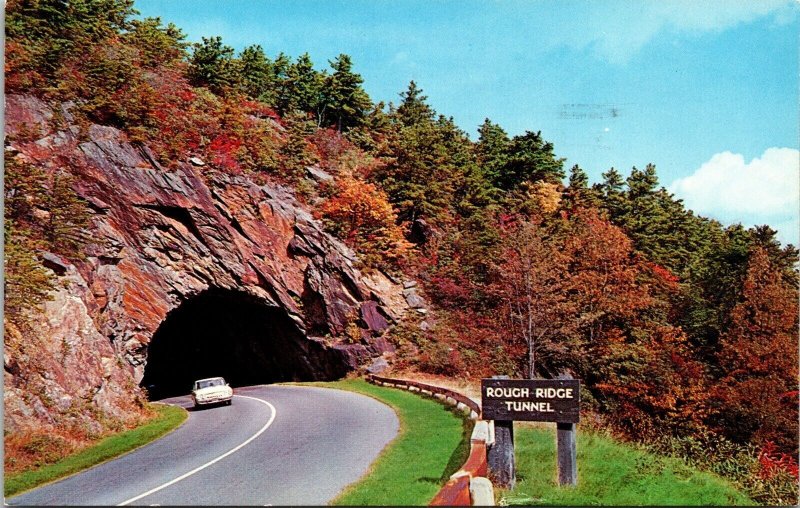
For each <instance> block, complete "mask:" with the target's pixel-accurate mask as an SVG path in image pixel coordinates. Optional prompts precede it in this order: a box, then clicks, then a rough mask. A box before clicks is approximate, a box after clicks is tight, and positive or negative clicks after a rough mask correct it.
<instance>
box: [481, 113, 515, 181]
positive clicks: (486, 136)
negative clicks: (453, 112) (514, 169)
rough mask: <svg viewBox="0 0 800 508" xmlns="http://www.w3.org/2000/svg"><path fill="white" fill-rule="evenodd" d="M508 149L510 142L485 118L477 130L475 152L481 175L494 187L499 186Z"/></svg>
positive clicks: (502, 132)
mask: <svg viewBox="0 0 800 508" xmlns="http://www.w3.org/2000/svg"><path fill="white" fill-rule="evenodd" d="M510 149H511V140H510V139H508V135H507V134H506V132H505V131H504V130H503V129H502V128H501V127H500V126H499V125H497V124H493V123H492V122H491V121H490V120H489V119H488V118H486V119H485V120H484V121H483V124H481V126H480V127H479V128H478V143H477V145H476V147H475V152H476V156H477V159H478V164H480V167H481V170H482V171H483V174H484V175H485V177H486V179H487V181H488V182H489V183H490V184H491V185H492V186H494V187H499V186H500V175H501V174H502V168H503V167H504V166H505V165H506V163H507V162H508V156H509V150H510Z"/></svg>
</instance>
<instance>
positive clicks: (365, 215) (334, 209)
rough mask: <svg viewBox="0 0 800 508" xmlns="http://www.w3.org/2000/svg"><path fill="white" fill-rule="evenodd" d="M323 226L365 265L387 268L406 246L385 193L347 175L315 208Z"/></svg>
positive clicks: (406, 243) (400, 256)
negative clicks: (349, 248)
mask: <svg viewBox="0 0 800 508" xmlns="http://www.w3.org/2000/svg"><path fill="white" fill-rule="evenodd" d="M318 215H319V216H320V217H322V220H323V222H324V224H325V227H326V229H328V231H330V232H332V233H333V234H334V235H336V236H337V237H339V238H341V239H342V240H344V242H345V243H346V244H347V245H348V246H350V247H352V248H353V249H355V250H356V252H358V253H359V254H360V255H361V259H362V262H363V263H364V264H365V265H366V266H368V267H384V268H386V267H388V266H389V265H391V264H393V263H396V262H397V261H398V260H399V259H400V258H402V256H403V255H404V254H405V252H406V250H407V249H408V247H409V244H408V242H406V241H405V239H404V238H403V231H402V229H400V227H398V226H397V224H396V219H397V216H396V215H395V213H394V210H392V207H391V205H390V204H389V201H388V197H387V196H386V193H385V192H383V191H381V190H380V189H378V188H377V187H376V186H375V185H373V184H371V183H367V182H363V181H360V180H358V179H355V178H353V177H350V176H345V177H343V178H340V179H339V180H338V181H337V182H336V184H335V190H334V193H333V195H332V196H331V197H330V198H328V199H327V200H326V201H325V202H324V203H323V204H322V205H321V207H320V208H319V212H318Z"/></svg>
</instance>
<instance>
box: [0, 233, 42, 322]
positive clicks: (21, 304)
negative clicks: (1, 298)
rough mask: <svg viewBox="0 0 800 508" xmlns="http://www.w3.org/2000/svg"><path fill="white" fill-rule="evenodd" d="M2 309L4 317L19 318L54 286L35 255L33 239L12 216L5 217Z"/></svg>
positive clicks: (17, 319)
mask: <svg viewBox="0 0 800 508" xmlns="http://www.w3.org/2000/svg"><path fill="white" fill-rule="evenodd" d="M4 232H5V244H4V247H5V249H4V252H3V259H4V279H3V289H4V294H5V302H4V312H5V316H6V318H7V319H9V320H11V321H14V322H20V321H21V320H24V319H25V317H26V315H27V312H28V311H30V310H31V309H35V308H36V307H38V306H39V305H40V304H41V303H42V302H44V301H46V300H49V299H50V295H49V293H50V291H51V290H52V289H53V287H54V281H53V278H52V275H51V273H50V272H49V271H48V270H46V269H45V268H44V267H43V266H42V263H41V261H40V260H39V258H38V257H37V255H36V247H37V243H36V242H35V241H33V240H32V239H31V237H30V235H28V234H26V233H25V231H24V230H21V229H20V228H19V227H18V226H17V225H16V224H15V221H14V220H13V219H10V218H6V219H5V230H4Z"/></svg>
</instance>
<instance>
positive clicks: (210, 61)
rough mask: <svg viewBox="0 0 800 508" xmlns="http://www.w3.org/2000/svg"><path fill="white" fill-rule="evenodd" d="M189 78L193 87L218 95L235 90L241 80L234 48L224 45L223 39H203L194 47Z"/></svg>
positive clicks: (190, 59) (190, 60) (188, 73)
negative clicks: (205, 88)
mask: <svg viewBox="0 0 800 508" xmlns="http://www.w3.org/2000/svg"><path fill="white" fill-rule="evenodd" d="M187 78H188V79H189V82H190V83H192V84H193V85H195V86H205V87H208V88H209V89H210V90H211V91H212V92H214V93H216V94H224V93H225V92H226V91H227V90H230V89H233V88H234V87H236V86H237V85H238V84H239V81H240V79H241V78H240V75H239V65H238V62H237V61H236V60H234V50H233V48H232V47H230V46H226V45H224V44H223V43H222V37H219V36H217V37H203V38H202V42H199V43H195V44H194V46H193V47H192V55H191V57H190V58H189V70H188V72H187Z"/></svg>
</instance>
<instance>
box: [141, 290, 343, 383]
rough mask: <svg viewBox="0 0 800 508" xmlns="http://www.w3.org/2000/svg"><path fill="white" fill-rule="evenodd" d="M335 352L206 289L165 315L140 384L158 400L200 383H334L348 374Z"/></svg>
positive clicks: (279, 313) (288, 324)
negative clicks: (216, 380)
mask: <svg viewBox="0 0 800 508" xmlns="http://www.w3.org/2000/svg"><path fill="white" fill-rule="evenodd" d="M336 353H337V351H335V350H332V349H328V348H325V347H324V346H322V344H320V343H318V342H315V341H312V340H309V339H308V338H306V337H305V336H304V335H303V333H302V332H301V330H300V329H299V328H298V326H297V325H296V324H295V323H294V321H292V320H291V318H289V316H288V314H287V313H286V311H284V310H283V309H281V308H279V307H272V306H269V305H267V304H265V303H264V302H262V301H261V300H259V299H258V298H256V297H254V296H252V295H249V294H247V293H244V292H240V291H230V290H222V289H210V290H208V291H204V292H202V293H200V294H198V295H197V296H194V297H192V298H190V299H188V300H186V301H185V302H183V303H182V304H181V305H180V306H178V307H177V308H175V309H174V310H172V311H171V312H170V313H169V314H167V317H166V318H165V319H164V321H163V322H162V323H161V325H160V326H159V328H158V330H156V332H155V334H154V335H153V338H152V340H151V341H150V345H149V346H148V350H147V364H146V365H145V369H144V377H143V378H142V382H141V386H142V387H144V388H147V390H148V394H149V397H150V398H151V399H159V398H163V397H168V396H175V395H185V394H187V393H189V392H190V391H191V386H192V383H193V382H194V381H195V380H197V379H202V378H206V377H216V376H222V377H224V378H225V379H226V380H227V381H228V382H229V383H230V384H231V386H243V385H251V384H264V383H274V382H278V381H310V380H327V379H337V378H339V377H341V376H343V375H344V374H346V373H347V371H348V370H349V369H348V368H347V367H346V365H345V363H344V362H343V358H341V356H340V355H338V354H336Z"/></svg>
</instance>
